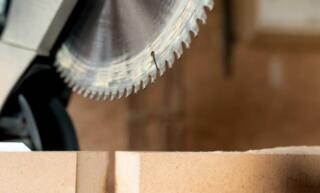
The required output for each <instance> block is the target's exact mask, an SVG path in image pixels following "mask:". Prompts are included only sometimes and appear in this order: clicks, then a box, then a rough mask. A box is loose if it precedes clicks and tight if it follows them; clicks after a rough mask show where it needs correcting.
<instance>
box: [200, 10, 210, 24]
mask: <svg viewBox="0 0 320 193" xmlns="http://www.w3.org/2000/svg"><path fill="white" fill-rule="evenodd" d="M198 19H199V20H200V21H201V23H202V24H206V22H207V19H208V16H207V13H206V11H205V10H203V11H201V12H199V15H198Z"/></svg>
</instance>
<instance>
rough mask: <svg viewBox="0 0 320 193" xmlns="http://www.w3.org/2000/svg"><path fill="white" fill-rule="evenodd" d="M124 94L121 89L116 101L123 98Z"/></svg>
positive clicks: (123, 90)
mask: <svg viewBox="0 0 320 193" xmlns="http://www.w3.org/2000/svg"><path fill="white" fill-rule="evenodd" d="M125 92H126V90H125V89H121V90H120V91H119V93H118V99H121V98H122V97H123V96H124V94H125Z"/></svg>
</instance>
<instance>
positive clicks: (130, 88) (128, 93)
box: [126, 87, 133, 97]
mask: <svg viewBox="0 0 320 193" xmlns="http://www.w3.org/2000/svg"><path fill="white" fill-rule="evenodd" d="M132 91H133V88H132V87H128V88H126V97H128V96H130V95H131V94H132Z"/></svg>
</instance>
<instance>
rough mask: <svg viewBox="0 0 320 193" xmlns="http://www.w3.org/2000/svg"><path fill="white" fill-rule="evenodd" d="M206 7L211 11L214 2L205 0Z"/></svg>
mask: <svg viewBox="0 0 320 193" xmlns="http://www.w3.org/2000/svg"><path fill="white" fill-rule="evenodd" d="M204 6H205V7H207V8H208V9H209V10H210V11H211V10H212V9H213V7H214V1H213V0H204Z"/></svg>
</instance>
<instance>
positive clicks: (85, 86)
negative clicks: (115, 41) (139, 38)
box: [54, 0, 214, 100]
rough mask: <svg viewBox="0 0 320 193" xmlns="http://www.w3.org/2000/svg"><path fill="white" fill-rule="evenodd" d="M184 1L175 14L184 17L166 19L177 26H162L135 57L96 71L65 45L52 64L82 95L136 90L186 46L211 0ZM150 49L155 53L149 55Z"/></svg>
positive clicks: (161, 71) (115, 94)
mask: <svg viewBox="0 0 320 193" xmlns="http://www.w3.org/2000/svg"><path fill="white" fill-rule="evenodd" d="M188 2H190V3H186V4H184V5H183V6H185V7H182V6H181V10H186V11H187V12H186V11H181V12H180V13H179V14H181V15H182V16H184V17H179V16H180V15H177V14H176V15H175V16H173V17H172V20H171V21H170V22H168V23H169V24H176V23H179V24H180V25H172V26H173V27H170V26H169V25H168V26H166V28H164V29H166V30H163V32H162V33H160V35H159V36H158V37H157V39H155V40H154V41H153V42H151V44H150V45H149V44H148V46H149V47H148V48H145V49H144V50H143V51H141V52H140V53H139V55H137V56H135V57H132V58H129V57H128V59H126V60H121V61H120V62H118V61H115V64H116V65H109V66H108V67H106V68H104V67H103V66H102V67H103V68H102V69H101V70H96V69H95V68H90V67H91V66H90V65H87V64H86V63H85V62H83V61H84V60H81V58H80V57H79V58H78V56H77V55H76V54H74V55H73V54H72V53H73V52H74V50H72V51H71V49H69V48H68V47H67V44H65V45H63V46H62V48H61V50H60V51H59V52H58V54H57V62H55V63H54V65H55V66H56V68H57V71H58V72H59V74H60V76H61V77H62V78H63V79H64V81H65V82H66V83H67V84H68V86H69V87H71V88H72V90H73V91H75V92H77V93H78V94H80V95H83V96H85V97H89V98H94V99H96V100H108V99H109V100H114V99H117V98H121V97H124V96H125V97H128V96H129V95H131V94H133V93H137V92H138V91H139V90H141V89H145V88H146V87H147V85H149V84H150V83H153V82H154V81H155V80H156V79H157V78H158V77H160V76H163V74H164V73H165V72H166V71H167V70H168V69H169V68H172V67H173V65H174V63H175V62H176V60H178V59H179V58H181V56H182V55H183V52H184V49H185V48H190V45H191V41H192V38H193V37H194V36H197V35H198V33H199V30H200V29H199V28H200V24H201V23H205V22H206V20H207V17H208V16H207V12H208V11H209V10H212V9H213V7H214V2H213V0H188ZM181 5H182V4H181ZM150 51H152V52H153V53H156V55H154V57H153V58H152V57H150ZM75 53H76V52H75ZM80 56H81V55H80Z"/></svg>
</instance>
